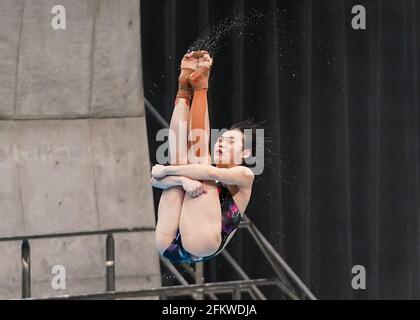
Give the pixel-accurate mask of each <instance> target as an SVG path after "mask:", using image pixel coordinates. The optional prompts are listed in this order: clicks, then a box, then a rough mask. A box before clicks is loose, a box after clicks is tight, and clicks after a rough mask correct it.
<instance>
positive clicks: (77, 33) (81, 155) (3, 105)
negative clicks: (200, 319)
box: [0, 0, 160, 298]
mask: <svg viewBox="0 0 420 320" xmlns="http://www.w3.org/2000/svg"><path fill="white" fill-rule="evenodd" d="M56 4H57V1H55V0H54V1H53V0H26V1H25V0H0V7H1V10H0V220H1V221H0V237H5V236H16V235H31V234H45V233H54V232H71V231H80V230H96V229H103V228H119V227H139V226H154V225H155V218H154V209H153V199H152V192H151V188H150V186H149V184H148V181H149V171H150V165H149V155H148V145H147V134H146V124H145V117H144V107H143V84H142V73H141V51H140V21H139V19H140V18H139V1H138V0H121V1H112V0H60V1H59V4H61V5H63V6H64V7H65V9H66V29H65V30H54V29H53V28H52V27H51V19H52V18H53V16H54V14H52V13H51V8H52V7H53V5H56ZM153 239H154V238H153V233H152V232H149V233H144V234H119V235H115V243H116V274H117V289H139V288H146V287H155V286H159V285H160V270H159V262H158V255H157V252H156V250H155V247H154V240H153ZM30 244H31V262H32V296H34V297H41V296H45V295H61V294H74V293H86V292H98V291H104V290H105V277H104V276H105V236H94V237H80V238H61V239H43V240H33V241H31V242H30ZM20 246H21V243H20V242H18V241H15V242H0V257H1V259H0V298H17V297H20V294H21V263H20ZM54 265H62V266H64V267H65V269H66V276H67V277H66V279H67V282H66V286H67V289H65V290H54V289H52V286H51V279H52V277H53V275H52V273H51V270H52V267H53V266H54Z"/></svg>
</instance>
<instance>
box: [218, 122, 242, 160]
mask: <svg viewBox="0 0 420 320" xmlns="http://www.w3.org/2000/svg"><path fill="white" fill-rule="evenodd" d="M213 154H214V162H215V163H216V165H227V166H234V165H240V164H242V158H243V134H242V132H241V131H239V130H229V131H226V132H225V133H223V134H222V135H221V136H219V138H218V139H217V142H216V144H215V145H214V150H213Z"/></svg>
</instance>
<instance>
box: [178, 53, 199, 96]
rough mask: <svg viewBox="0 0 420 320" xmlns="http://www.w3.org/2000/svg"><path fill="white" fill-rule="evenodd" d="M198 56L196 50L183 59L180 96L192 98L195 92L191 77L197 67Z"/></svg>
mask: <svg viewBox="0 0 420 320" xmlns="http://www.w3.org/2000/svg"><path fill="white" fill-rule="evenodd" d="M197 65H198V58H197V57H196V56H195V52H194V51H193V52H188V53H186V54H185V55H184V57H183V58H182V60H181V73H180V75H179V77H178V93H177V95H176V96H177V97H178V98H185V99H192V96H193V94H194V92H193V88H192V86H191V84H190V81H189V77H190V75H191V73H193V72H194V71H195V70H196V69H197Z"/></svg>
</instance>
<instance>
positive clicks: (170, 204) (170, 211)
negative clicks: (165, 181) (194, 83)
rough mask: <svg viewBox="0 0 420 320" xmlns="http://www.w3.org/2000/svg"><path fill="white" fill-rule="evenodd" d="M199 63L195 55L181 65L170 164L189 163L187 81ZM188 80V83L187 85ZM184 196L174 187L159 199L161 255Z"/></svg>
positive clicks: (171, 236)
mask: <svg viewBox="0 0 420 320" xmlns="http://www.w3.org/2000/svg"><path fill="white" fill-rule="evenodd" d="M196 64H197V60H196V59H195V58H194V57H192V54H189V55H188V54H187V55H185V56H184V58H183V59H182V62H181V75H180V77H179V88H178V93H177V97H176V99H175V107H174V111H173V113H172V118H171V123H170V134H169V153H170V163H171V165H175V164H186V163H188V155H187V152H188V147H187V140H188V131H187V130H188V122H189V107H190V101H191V100H190V99H191V97H192V88H189V87H188V83H187V82H188V77H189V75H190V74H191V73H192V72H193V71H194V70H195V68H196ZM185 78H187V81H185ZM184 195H185V192H184V190H183V189H182V187H180V186H177V187H172V188H168V189H166V190H164V191H163V192H162V195H161V197H160V201H159V207H158V221H157V225H156V232H155V240H156V246H157V249H158V250H159V252H160V253H161V254H163V252H164V251H165V250H166V249H167V248H168V247H169V245H170V244H171V242H172V240H173V239H174V238H175V236H176V233H177V231H178V228H179V220H180V214H181V208H182V203H183V201H184Z"/></svg>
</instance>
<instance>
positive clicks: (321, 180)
mask: <svg viewBox="0 0 420 320" xmlns="http://www.w3.org/2000/svg"><path fill="white" fill-rule="evenodd" d="M358 4H361V5H364V6H365V8H366V11H367V29H366V30H353V29H352V28H351V18H352V16H353V15H352V14H351V8H352V7H353V6H354V5H358ZM255 10H259V11H260V12H261V13H264V14H265V16H266V17H265V18H264V19H259V20H258V19H257V20H258V21H259V23H257V24H253V25H248V26H245V27H242V28H234V29H233V30H232V32H230V33H229V34H227V35H226V37H224V38H223V39H222V40H221V42H220V46H219V50H218V52H217V53H216V54H215V56H214V65H213V69H212V76H211V82H210V90H209V113H210V121H211V125H212V127H216V128H226V127H229V126H230V125H231V124H232V123H233V122H236V121H239V120H243V119H248V118H254V119H255V120H257V121H261V120H266V121H267V122H266V131H265V133H266V135H268V136H269V137H270V138H271V140H272V141H273V143H272V144H271V147H270V148H271V149H272V150H273V151H274V152H275V154H276V155H275V158H274V159H273V160H272V161H271V162H269V163H266V166H265V170H264V173H263V174H262V175H261V176H259V177H258V179H257V180H256V182H255V184H254V191H253V196H252V199H251V202H250V204H249V206H248V209H247V212H246V213H247V215H248V216H249V217H250V218H251V219H252V220H253V221H254V223H255V224H256V225H257V227H258V228H260V230H261V231H262V232H263V233H264V235H265V236H266V237H267V238H268V239H269V241H270V242H271V243H272V244H273V246H274V247H275V248H276V249H277V250H278V252H279V253H280V254H281V256H282V257H284V259H285V260H286V261H287V262H288V263H289V265H290V266H291V267H292V269H293V270H294V271H295V272H296V273H297V275H298V276H299V277H300V278H301V279H302V280H303V281H304V282H305V283H306V284H307V285H308V286H309V288H310V289H311V290H312V292H313V293H314V294H315V296H317V298H319V299H389V298H396V299H419V298H420V252H419V250H420V233H419V231H420V216H419V214H420V210H419V206H420V198H419V190H420V189H419V148H418V143H419V141H418V136H419V111H418V93H417V89H418V86H419V83H418V70H419V66H418V60H417V56H418V53H417V47H418V40H419V37H420V27H419V22H418V21H416V19H417V17H418V16H420V3H416V1H415V0H410V1H397V0H395V1H391V0H384V1H379V0H370V1H361V0H357V1H356V0H354V1H349V0H347V1H343V0H329V1H322V0H316V1H315V0H314V1H303V0H301V1H296V0H293V1H274V0H271V1H269V0H267V1H244V0H234V1H221V0H199V1H197V0H189V1H186V0H182V1H173V0H166V1H163V0H153V1H152V0H143V1H141V19H142V26H141V28H142V30H141V32H142V54H143V72H144V88H145V96H146V98H148V99H149V100H150V102H151V103H152V104H153V105H154V106H155V107H156V108H157V110H158V111H159V112H160V113H161V114H162V115H163V116H164V118H165V119H166V120H167V121H169V120H170V116H171V112H172V108H173V104H174V96H175V93H176V88H177V76H178V72H179V69H178V66H179V62H180V59H181V57H182V55H183V54H184V53H185V52H186V51H187V49H188V47H189V46H190V45H191V44H192V43H193V42H194V41H195V40H196V39H197V38H198V37H199V35H200V34H201V33H202V32H203V31H204V30H205V29H206V28H207V27H208V26H212V25H217V24H218V23H219V22H220V21H221V20H222V19H224V18H225V17H227V16H230V15H232V14H237V13H241V12H242V13H245V14H249V13H251V12H255ZM147 121H148V134H149V146H150V154H151V162H152V163H155V162H156V159H155V156H154V155H155V151H156V148H157V146H158V145H157V143H156V141H155V134H156V132H157V130H159V129H160V128H161V126H160V125H159V123H158V122H157V121H156V120H155V119H154V118H153V117H152V116H151V115H150V114H147ZM155 197H156V200H157V199H158V194H155ZM228 248H229V250H230V251H231V252H233V254H234V256H235V258H236V259H237V260H238V261H239V262H240V263H241V265H242V266H243V267H244V268H245V270H246V271H247V272H249V274H250V275H251V276H264V274H265V272H267V271H268V270H269V268H268V267H267V266H266V263H265V262H264V261H263V259H262V258H261V256H260V255H259V254H257V253H256V247H255V245H254V244H253V243H252V241H250V240H249V239H248V237H247V236H245V235H244V234H242V233H240V232H238V233H237V234H236V235H235V237H234V238H233V240H232V242H231V243H230V244H229V246H228ZM216 259H218V258H216ZM354 265H363V266H364V267H365V268H366V272H367V288H366V290H353V289H352V287H351V279H352V277H353V274H351V269H352V267H353V266H354ZM225 268H226V267H225V266H224V265H223V263H222V261H221V259H219V260H215V261H213V262H212V263H211V264H210V267H208V268H207V269H206V277H207V281H210V280H220V279H221V278H223V277H224V278H228V276H227V275H228V274H229V272H230V271H229V270H225ZM270 297H271V298H280V297H281V296H280V295H278V294H276V293H275V292H272V293H271V296H270Z"/></svg>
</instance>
